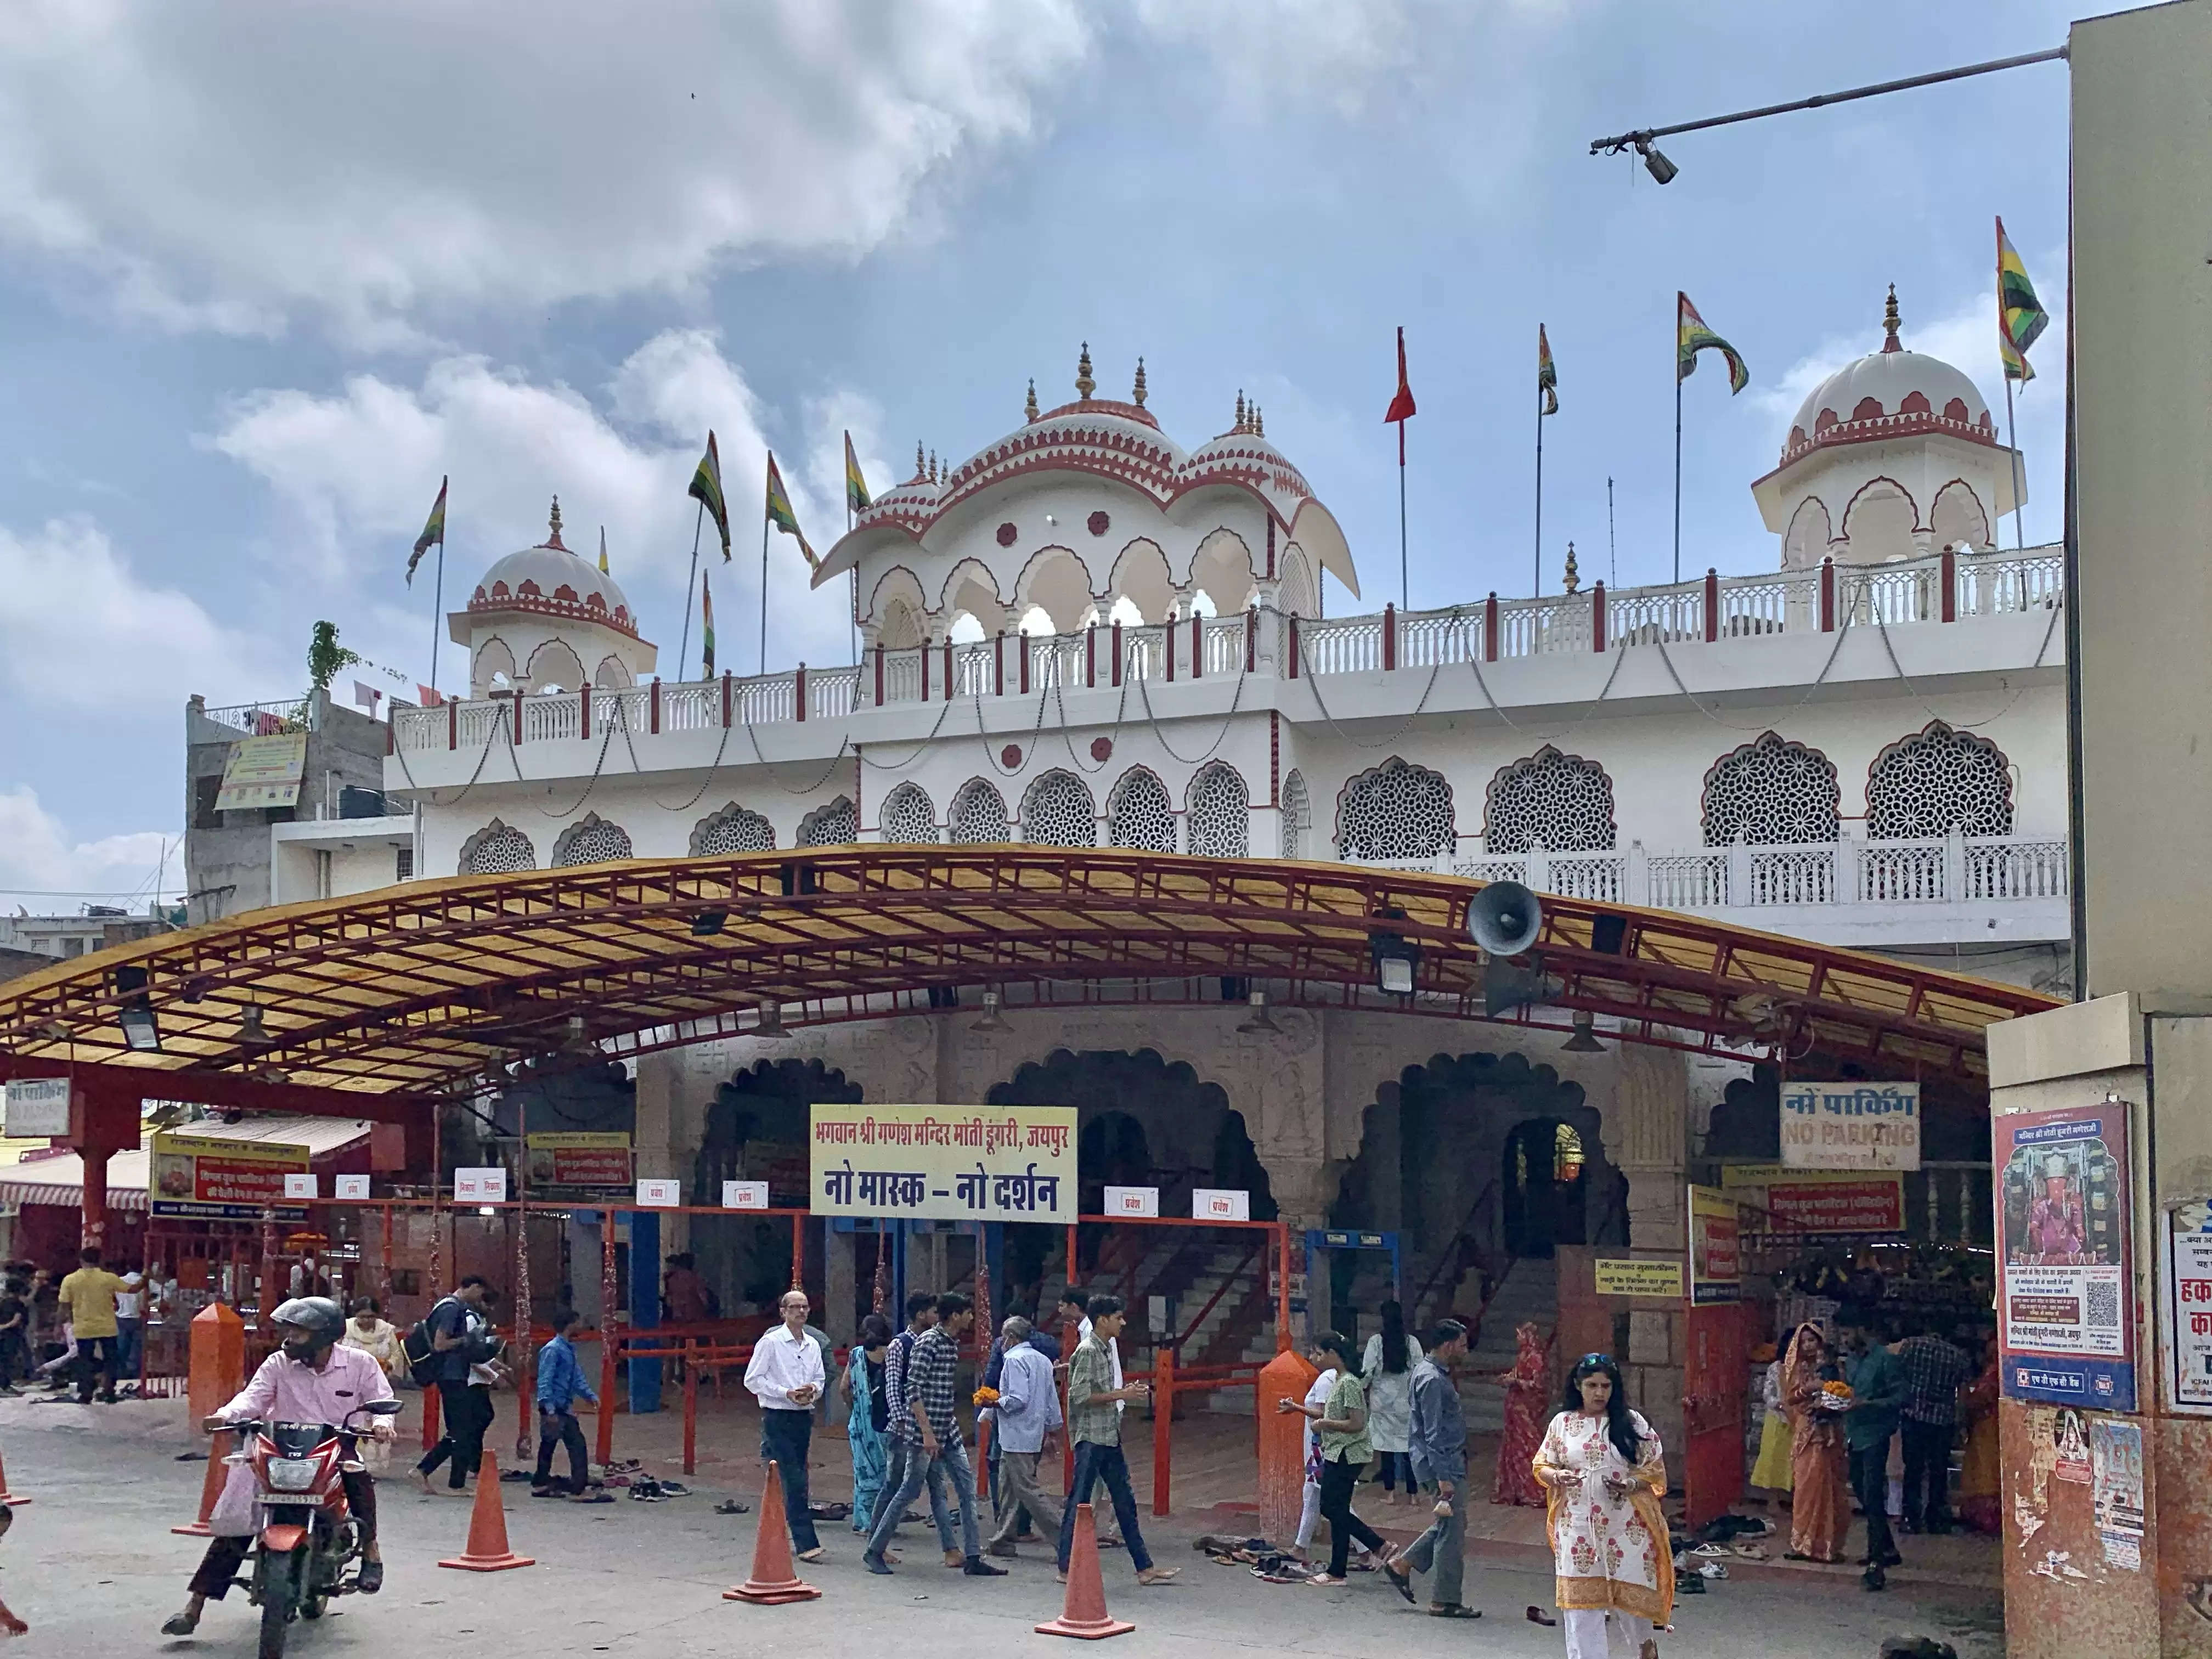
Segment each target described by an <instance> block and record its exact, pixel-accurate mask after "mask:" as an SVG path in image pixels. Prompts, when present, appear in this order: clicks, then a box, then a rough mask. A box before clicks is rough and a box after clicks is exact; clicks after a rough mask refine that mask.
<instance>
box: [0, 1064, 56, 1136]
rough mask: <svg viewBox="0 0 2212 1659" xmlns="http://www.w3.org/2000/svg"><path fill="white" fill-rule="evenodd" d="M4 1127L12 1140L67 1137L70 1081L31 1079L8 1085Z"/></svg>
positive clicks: (44, 1078) (19, 1080)
mask: <svg viewBox="0 0 2212 1659" xmlns="http://www.w3.org/2000/svg"><path fill="white" fill-rule="evenodd" d="M4 1127H5V1128H6V1131H7V1134H8V1138H9V1139H11V1140H15V1139H36V1138H37V1137H39V1136H40V1135H46V1136H54V1135H65V1134H67V1133H69V1132H70V1080H69V1079H67V1078H65V1077H33V1078H21V1079H17V1080H16V1081H15V1082H13V1083H10V1084H9V1085H8V1101H7V1109H6V1121H5V1126H4Z"/></svg>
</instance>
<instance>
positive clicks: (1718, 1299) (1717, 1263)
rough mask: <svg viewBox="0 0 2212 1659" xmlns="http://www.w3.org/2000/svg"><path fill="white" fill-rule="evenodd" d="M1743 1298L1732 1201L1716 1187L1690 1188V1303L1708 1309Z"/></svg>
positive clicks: (1741, 1264)
mask: <svg viewBox="0 0 2212 1659" xmlns="http://www.w3.org/2000/svg"><path fill="white" fill-rule="evenodd" d="M1742 1295H1743V1253H1742V1250H1741V1244H1740V1241H1739V1239H1738V1237H1737V1232H1736V1214H1735V1200H1734V1199H1732V1198H1729V1197H1728V1196H1727V1195H1726V1194H1723V1192H1722V1191H1721V1190H1720V1189H1719V1188H1717V1187H1698V1186H1692V1188H1690V1304H1691V1306H1692V1307H1698V1308H1702V1307H1707V1306H1711V1305H1713V1304H1719V1303H1725V1302H1735V1301H1738V1300H1740V1299H1741V1297H1742Z"/></svg>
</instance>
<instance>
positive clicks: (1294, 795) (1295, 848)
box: [1283, 770, 1313, 859]
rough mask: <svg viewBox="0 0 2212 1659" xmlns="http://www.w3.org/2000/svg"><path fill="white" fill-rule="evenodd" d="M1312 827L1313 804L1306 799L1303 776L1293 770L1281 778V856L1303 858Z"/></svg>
mask: <svg viewBox="0 0 2212 1659" xmlns="http://www.w3.org/2000/svg"><path fill="white" fill-rule="evenodd" d="M1311 829H1313V806H1312V804H1311V803H1310V802H1309V801H1308V800H1307V799H1306V781H1305V776H1304V774H1303V773H1300V772H1297V771H1295V770H1294V771H1292V772H1291V775H1289V776H1288V777H1286V778H1285V779H1284V780H1283V856H1284V857H1285V858H1286V859H1297V858H1304V856H1305V855H1306V852H1307V850H1308V849H1307V846H1306V842H1307V837H1308V834H1309V832H1310V830H1311Z"/></svg>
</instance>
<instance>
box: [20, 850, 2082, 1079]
mask: <svg viewBox="0 0 2212 1659" xmlns="http://www.w3.org/2000/svg"><path fill="white" fill-rule="evenodd" d="M1482 885H1483V884H1481V883H1480V882H1477V881H1472V880H1468V879H1463V878H1455V877H1449V876H1437V875H1428V874H1421V873H1407V872H1401V871H1395V870H1386V869H1374V868H1366V867H1362V866H1352V865H1343V864H1297V863H1290V862H1286V861H1283V860H1273V859H1269V860H1253V859H1213V858H1189V857H1176V856H1173V855H1169V854H1151V853H1136V852H1128V851H1122V850H1115V849H1107V848H1098V849H1086V848H1042V847H1014V846H994V847H890V846H866V847H860V846H852V847H838V848H809V849H806V850H805V851H804V852H799V853H791V852H770V853H748V854H736V855H733V856H729V857H712V858H696V859H671V860H633V861H628V862H623V863H614V864H601V865H588V866H577V867H573V868H568V869H559V870H544V871H536V872H527V873H522V874H508V875H493V876H471V877H460V878H451V879H446V880H436V881H420V882H410V883H407V884H404V885H401V886H397V887H389V888H384V889H380V890H377V891H375V892H373V893H368V894H362V895H360V896H355V897H351V898H345V899H337V900H320V901H316V902H311V903H306V904H296V905H288V906H283V907H280V908H270V909H265V910H257V911H252V912H248V913H246V914H245V915H240V916H237V917H234V918H232V919H230V920H228V921H221V922H216V923H213V924H210V925H208V926H205V927H196V928H191V929H187V930H185V931H184V932H181V933H167V934H161V935H157V936H155V937H154V938H151V939H145V940H142V941H140V942H138V943H137V944H135V945H126V946H122V947H119V948H118V949H115V950H112V951H102V952H100V954H99V955H98V956H97V957H88V958H83V959H81V960H77V961H71V962H67V963H57V964H56V965H55V966H54V967H52V968H50V969H42V970H40V971H39V972H37V973H34V974H32V975H27V976H25V977H23V978H21V979H17V980H15V981H9V982H8V983H6V984H5V985H0V1069H3V1070H4V1071H5V1072H7V1073H12V1074H14V1075H18V1076H28V1075H40V1074H44V1075H52V1074H55V1073H58V1072H59V1071H61V1070H62V1069H63V1067H64V1065H65V1064H67V1063H70V1062H75V1063H77V1064H83V1063H86V1062H94V1063H97V1064H99V1065H100V1067H101V1069H102V1071H103V1072H106V1073H109V1074H111V1075H120V1074H121V1073H120V1070H119V1068H125V1067H131V1068H141V1069H143V1070H144V1071H146V1072H149V1073H156V1074H158V1073H164V1072H166V1073H170V1074H171V1075H170V1076H169V1078H168V1079H167V1081H166V1083H165V1082H164V1081H163V1080H162V1079H161V1078H159V1076H158V1075H149V1076H147V1077H146V1079H145V1082H146V1092H147V1093H148V1094H149V1096H159V1095H160V1094H161V1092H162V1091H163V1090H164V1088H165V1087H166V1088H169V1089H173V1090H174V1091H175V1092H176V1093H177V1094H178V1095H179V1097H205V1094H206V1091H208V1090H209V1089H210V1088H215V1087H217V1086H218V1085H234V1093H235V1094H236V1095H237V1096H238V1097H240V1098H241V1099H242V1098H243V1097H246V1095H248V1094H251V1093H265V1094H266V1095H267V1096H268V1097H270V1098H271V1099H272V1100H273V1099H274V1098H275V1097H279V1096H282V1097H289V1099H288V1101H287V1103H289V1104H290V1105H292V1106H293V1108H294V1109H300V1107H301V1105H302V1104H303V1103H304V1100H303V1097H313V1096H316V1095H319V1093H320V1091H326V1090H335V1091H343V1094H344V1096H345V1097H348V1099H349V1101H350V1102H353V1103H362V1104H366V1102H365V1101H364V1099H363V1097H364V1096H367V1097H375V1096H396V1097H416V1098H422V1097H440V1096H445V1097H453V1096H459V1095H465V1094H469V1093H472V1092H474V1091H477V1090H479V1089H481V1088H483V1087H484V1086H485V1085H487V1084H488V1083H490V1082H493V1081H495V1080H496V1079H501V1078H502V1077H503V1076H505V1075H506V1074H507V1067H509V1066H512V1065H513V1064H514V1063H515V1062H516V1061H517V1060H521V1059H532V1060H533V1061H534V1063H541V1064H542V1063H553V1064H559V1063H562V1057H563V1056H568V1057H572V1058H573V1059H574V1060H575V1061H576V1063H585V1062H586V1061H589V1060H594V1059H599V1060H604V1059H605V1058H606V1057H608V1056H619V1055H626V1054H637V1053H642V1052H646V1051H649V1050H653V1049H657V1048H672V1047H677V1046H680V1045H682V1044H684V1043H689V1042H699V1041H702V1040H704V1039H707V1038H710V1037H716V1036H739V1035H744V1034H747V1033H750V1032H751V1031H752V1030H754V1029H755V1027H756V1026H757V1024H758V1021H759V1018H760V1011H761V1009H762V1007H763V1005H764V1004H767V1003H774V1004H776V1005H779V1010H778V1011H779V1012H780V1013H781V1019H782V1021H783V1023H784V1024H787V1025H796V1024H817V1023H823V1022H828V1021H838V1020H850V1019H866V1018H883V1017H885V1016H887V1015H890V1014H896V1013H902V1012H909V1011H915V1010H921V1009H926V1008H928V1007H933V1006H939V1007H941V1006H945V1002H946V1001H947V1000H951V999H950V995H949V994H955V993H957V991H958V990H959V989H960V988H962V987H994V988H997V989H999V990H1000V991H1001V993H1002V994H1003V995H1005V997H1006V1001H1007V1004H1008V1005H1009V1006H1024V1005H1025V1004H1029V1003H1032V1002H1035V1003H1072V1002H1089V1003H1115V1002H1175V1001H1218V1000H1222V999H1223V998H1224V997H1225V996H1232V997H1241V995H1242V994H1243V989H1244V988H1245V987H1243V985H1241V984H1238V985H1227V986H1225V985H1224V984H1222V983H1221V981H1223V980H1231V981H1249V982H1250V984H1251V986H1252V987H1255V988H1264V989H1266V990H1267V991H1268V993H1269V995H1270V998H1271V1000H1273V1001H1274V1002H1275V1003H1276V1004H1277V1005H1278V1006H1281V1005H1285V1004H1303V1005H1304V1006H1316V1007H1334V1008H1364V1009H1370V1010H1375V1011H1389V1012H1401V1013H1405V1012H1412V1013H1419V1014H1430V1015H1436V1016H1440V1017H1443V1018H1453V1019H1481V1018H1484V1017H1485V1016H1484V978H1485V973H1486V968H1485V963H1484V958H1483V957H1482V954H1481V952H1480V951H1478V950H1477V948H1476V947H1475V945H1474V944H1473V943H1472V941H1471V940H1470V939H1468V933H1467V916H1468V901H1469V900H1470V899H1471V898H1472V897H1473V896H1474V895H1475V894H1476V893H1478V892H1480V890H1481V888H1482ZM1543 904H1544V909H1545V917H1544V925H1543V931H1542V935H1541V939H1539V941H1538V943H1537V945H1535V946H1534V956H1535V957H1541V963H1542V967H1543V970H1544V972H1545V975H1547V981H1548V988H1547V996H1546V997H1545V999H1544V1000H1543V1001H1542V1003H1541V1005H1540V1006H1536V1007H1534V1008H1523V1009H1522V1010H1520V1011H1518V1012H1515V1013H1512V1014H1510V1015H1507V1016H1506V1017H1504V1019H1503V1021H1502V1022H1501V1023H1504V1024H1527V1025H1536V1026H1545V1027H1555V1028H1558V1029H1565V1028H1566V1025H1567V1023H1568V1018H1569V1016H1570V1014H1571V1012H1573V1011H1586V1012H1589V1013H1593V1014H1595V1015H1597V1016H1599V1017H1601V1018H1606V1019H1608V1020H1611V1021H1615V1022H1618V1023H1619V1025H1620V1032H1619V1035H1620V1037H1621V1038H1623V1039H1624V1040H1627V1041H1632V1042H1652V1043H1659V1044H1662V1045H1665V1046H1668V1047H1673V1048H1691V1049H1702V1050H1712V1051H1726V1052H1732V1053H1736V1054H1741V1056H1742V1057H1744V1058H1747V1059H1764V1058H1768V1057H1771V1056H1774V1055H1777V1054H1780V1055H1785V1056H1787V1058H1788V1059H1789V1060H1790V1064H1791V1065H1792V1066H1794V1067H1796V1069H1798V1070H1800V1071H1802V1070H1804V1069H1806V1067H1807V1065H1808V1059H1809V1057H1810V1056H1812V1055H1814V1054H1819V1055H1820V1056H1822V1057H1823V1059H1824V1060H1836V1061H1839V1062H1848V1063H1851V1064H1855V1065H1857V1066H1859V1067H1860V1068H1862V1069H1863V1071H1864V1072H1865V1073H1866V1074H1868V1075H1870V1076H1897V1077H1911V1076H1921V1075H1925V1076H1930V1077H1945V1076H1948V1078H1950V1079H1955V1080H1956V1081H1958V1082H1960V1083H1963V1084H1966V1085H1968V1086H1970V1087H1972V1086H1978V1085H1979V1084H1980V1082H1981V1080H1982V1079H1984V1076H1985V1063H1984V1050H1983V1038H1982V1030H1983V1027H1984V1026H1985V1025H1987V1024H1990V1023H1991V1022H1992V1021H1995V1020H2000V1019H2007V1018H2013V1017H2015V1016H2016V1015H2020V1014H2025V1013H2030V1012H2039V1011H2040V1010H2043V1009H2045V1008H2048V1007H2051V1006H2054V1004H2053V1003H2052V1002H2051V1000H2050V999H2048V998H2045V997H2042V996H2039V995H2037V994H2034V993H2033V992H2029V991H2025V990H2021V989H2018V988H2016V987H2010V986H2004V985H1996V984H1991V983H1988V982H1985V981H1978V980H1974V979H1970V978H1966V977H1965V976H1963V975H1953V974H1944V973H1939V972H1934V971H1931V970H1929V969H1923V968H1917V967H1913V966H1910V965H1907V964H1905V963H1897V962H1893V961H1890V960H1888V959H1887V958H1884V957H1875V956H1869V955H1864V954H1862V953H1858V952H1855V951H1842V950H1834V949H1831V948H1829V947H1826V946H1824V945H1814V944H1810V943H1808V942H1806V941H1804V940H1802V939H1785V938H1780V937H1777V936H1774V935H1771V934H1765V933H1753V932H1750V931H1748V930H1746V929H1741V928H1735V927H1725V926H1723V925H1722V924H1720V923H1717V922H1712V921H1701V920H1699V919H1697V918H1695V917H1690V916H1684V915H1675V914H1673V913H1671V912H1665V911H1653V910H1636V909H1630V908H1623V907H1619V906H1601V905H1594V904H1590V903H1586V902H1581V901H1578V900H1574V899H1567V898H1559V897H1554V896H1546V897H1545V898H1544V900H1543ZM1603 917H1616V918H1619V921H1618V923H1617V924H1616V923H1614V922H1612V921H1601V918H1603ZM1615 933H1618V936H1619V939H1620V943H1619V945H1618V946H1617V948H1610V949H1608V948H1600V947H1601V946H1609V945H1612V943H1613V937H1612V936H1613V935H1614V934H1615ZM1378 934H1382V935H1387V936H1395V938H1397V939H1402V940H1404V941H1405V942H1407V944H1409V945H1413V946H1416V947H1418V951H1419V962H1418V964H1417V968H1416V975H1415V992H1414V994H1413V996H1412V997H1411V998H1407V997H1403V996H1386V995H1384V994H1383V993H1381V992H1380V991H1379V990H1377V989H1376V970H1375V941H1376V935H1378ZM1524 965H1525V964H1524ZM134 998H140V999H143V1000H144V1001H145V1002H146V1003H148V1004H149V1005H150V1006H151V1008H152V1011H153V1013H154V1016H155V1022H156V1024H157V1028H158V1030H159V1034H160V1042H161V1047H160V1049H159V1050H158V1052H150V1051H145V1050H135V1049H132V1048H129V1047H127V1046H126V1044H125V1040H124V1034H123V1030H122V1028H121V1025H120V1024H119V1022H118V1014H119V1013H120V1012H122V1010H123V1007H124V1006H125V1003H126V1002H127V1001H130V1000H132V999H134ZM253 1010H258V1013H257V1012H253ZM325 1109H330V1108H328V1107H326V1108H325ZM346 1109H349V1110H351V1109H356V1108H355V1106H353V1105H348V1106H347V1107H346Z"/></svg>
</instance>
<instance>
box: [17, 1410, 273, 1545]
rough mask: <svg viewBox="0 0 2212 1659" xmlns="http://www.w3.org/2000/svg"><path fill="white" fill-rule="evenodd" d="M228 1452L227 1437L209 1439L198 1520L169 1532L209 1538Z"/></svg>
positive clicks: (227, 1474)
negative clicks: (209, 1528)
mask: <svg viewBox="0 0 2212 1659" xmlns="http://www.w3.org/2000/svg"><path fill="white" fill-rule="evenodd" d="M229 1451H230V1437H229V1436H228V1435H224V1434H216V1435H211V1436H210V1437H209V1438H208V1466H207V1478H206V1479H205V1480H202V1481H201V1482H200V1518H199V1519H198V1520H197V1521H195V1522H191V1524H190V1525H188V1526H182V1527H172V1528H169V1530H170V1531H171V1532H173V1533H181V1534H183V1535H184V1536H185V1537H186V1538H205V1537H208V1536H210V1534H209V1531H208V1521H209V1519H210V1517H211V1516H213V1515H214V1514H215V1500H216V1498H220V1497H222V1489H223V1486H224V1485H225V1483H227V1482H228V1480H229V1479H230V1465H229V1464H228V1463H226V1462H223V1459H224V1458H225V1457H226V1456H228V1455H229ZM10 1501H13V1500H10Z"/></svg>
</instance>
